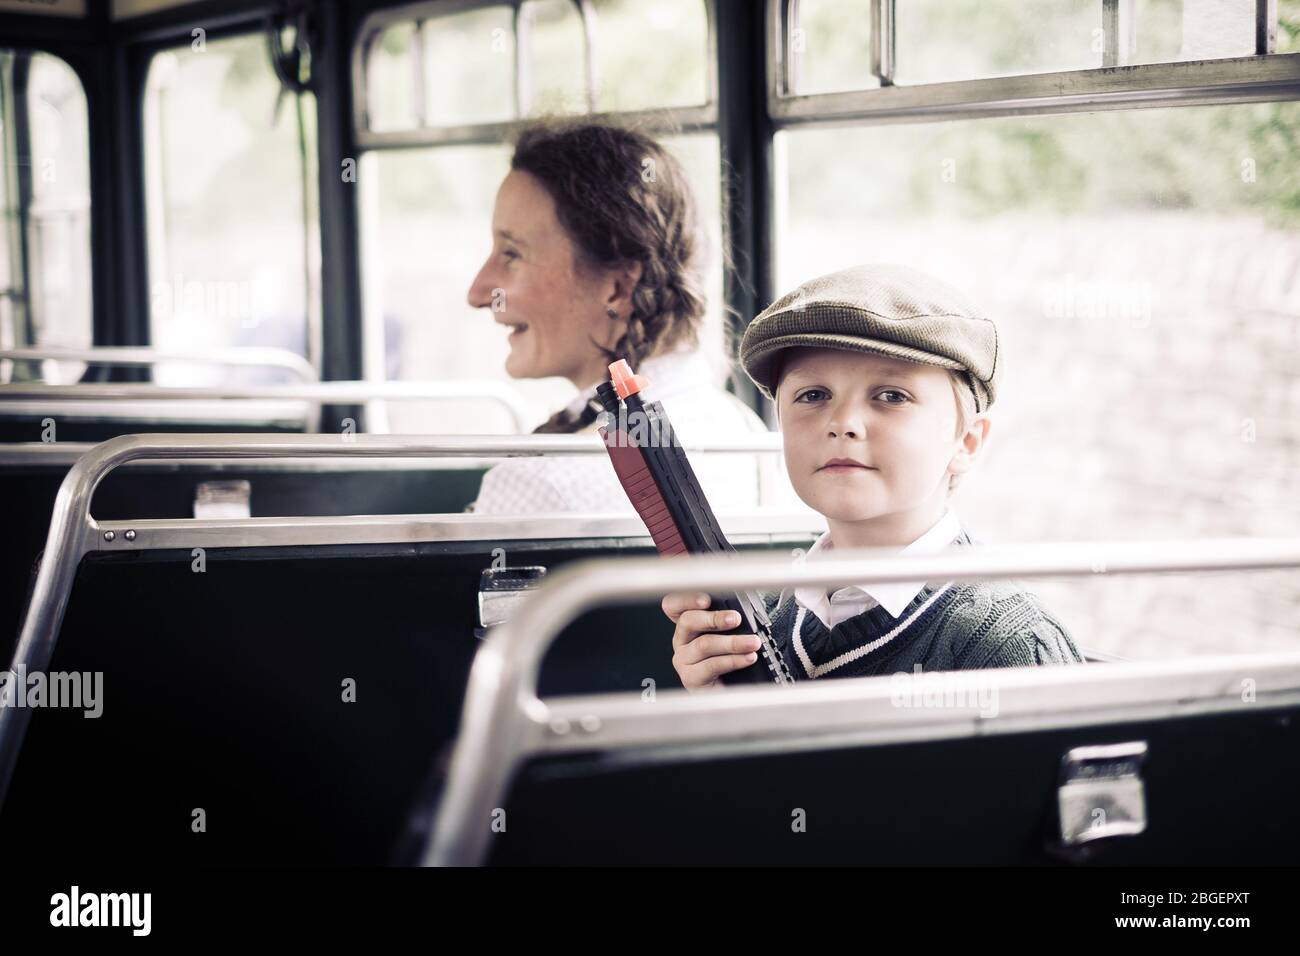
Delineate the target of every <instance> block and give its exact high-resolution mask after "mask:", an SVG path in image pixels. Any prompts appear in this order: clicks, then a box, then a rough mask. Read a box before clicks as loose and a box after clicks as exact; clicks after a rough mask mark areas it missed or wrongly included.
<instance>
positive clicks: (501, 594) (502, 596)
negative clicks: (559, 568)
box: [474, 565, 546, 637]
mask: <svg viewBox="0 0 1300 956" xmlns="http://www.w3.org/2000/svg"><path fill="white" fill-rule="evenodd" d="M545 577H546V568H544V567H542V566H541V565H523V566H520V567H516V568H486V569H484V571H483V573H482V574H481V575H479V582H478V622H479V627H478V628H476V629H475V631H474V633H475V636H477V637H486V636H487V628H489V627H495V626H496V625H498V624H504V623H505V622H506V621H507V620H509V619H510V616H511V615H512V614H514V612H515V608H516V607H518V606H519V603H520V602H521V601H523V599H524V598H525V597H527V596H528V592H529V591H533V590H536V589H537V588H538V587H539V586H540V585H541V583H542V580H543V579H544V578H545Z"/></svg>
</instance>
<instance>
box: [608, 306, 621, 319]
mask: <svg viewBox="0 0 1300 956" xmlns="http://www.w3.org/2000/svg"><path fill="white" fill-rule="evenodd" d="M605 314H606V315H607V316H609V317H610V318H611V319H617V318H618V310H617V309H615V308H614V307H613V306H612V305H611V306H606V307H605Z"/></svg>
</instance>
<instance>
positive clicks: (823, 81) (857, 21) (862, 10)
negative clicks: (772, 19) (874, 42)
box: [786, 0, 880, 95]
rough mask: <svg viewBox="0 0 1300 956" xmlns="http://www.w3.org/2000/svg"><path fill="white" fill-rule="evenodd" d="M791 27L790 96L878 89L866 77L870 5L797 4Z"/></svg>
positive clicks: (849, 0) (834, 0) (853, 1)
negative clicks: (797, 17)
mask: <svg viewBox="0 0 1300 956" xmlns="http://www.w3.org/2000/svg"><path fill="white" fill-rule="evenodd" d="M797 9H798V13H799V22H798V23H797V24H791V26H790V37H789V42H788V43H787V44H786V51H787V56H789V58H790V61H789V70H788V79H789V83H790V88H791V92H792V93H794V94H798V95H803V94H808V93H834V92H839V91H842V90H864V89H867V88H869V87H874V86H879V85H880V81H879V79H878V78H877V77H875V76H873V75H872V73H871V5H870V4H868V3H862V2H860V0H801V2H800V3H799V5H798V7H797Z"/></svg>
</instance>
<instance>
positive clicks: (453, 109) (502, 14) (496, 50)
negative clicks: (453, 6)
mask: <svg viewBox="0 0 1300 956" xmlns="http://www.w3.org/2000/svg"><path fill="white" fill-rule="evenodd" d="M513 20H514V14H513V12H512V11H511V9H510V8H509V7H504V6H493V7H482V8H480V9H476V10H467V11H465V12H464V13H457V14H454V15H451V16H445V17H435V18H432V19H429V20H426V21H425V23H424V30H423V35H424V76H425V89H424V100H425V103H426V111H427V119H426V125H430V126H459V125H462V124H469V123H491V122H499V121H501V120H508V119H511V118H512V117H513V116H514V115H515V62H514V61H515V35H514V27H513ZM411 68H413V64H408V69H411ZM416 82H419V80H418V78H417V79H416Z"/></svg>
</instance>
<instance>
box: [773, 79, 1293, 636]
mask: <svg viewBox="0 0 1300 956" xmlns="http://www.w3.org/2000/svg"><path fill="white" fill-rule="evenodd" d="M1297 128H1300V104H1296V103H1262V104H1246V105H1235V106H1212V107H1179V108H1168V109H1150V110H1132V111H1112V112H1100V113H1091V114H1068V115H1059V116H1042V117H1011V118H1003V119H980V120H966V121H958V122H948V123H930V124H907V125H902V124H898V125H895V124H888V125H882V126H874V127H869V128H855V129H846V128H840V129H823V130H798V131H788V132H784V133H782V134H780V135H779V136H778V141H777V153H778V158H779V163H780V164H781V168H783V169H784V170H785V171H786V173H785V176H784V178H783V179H782V181H781V183H780V186H781V191H782V195H781V197H780V199H779V203H778V223H777V228H776V232H777V236H778V288H777V291H778V292H782V291H786V290H788V289H790V288H792V287H793V286H794V285H796V284H797V283H799V282H801V281H803V280H805V279H808V278H810V277H812V276H816V275H820V274H823V273H826V272H829V271H831V270H834V269H838V268H844V267H847V266H850V265H853V264H856V263H862V262H881V261H883V262H900V263H903V264H907V265H912V266H915V267H918V268H921V269H924V270H926V271H929V272H931V273H933V274H935V275H937V276H939V277H941V278H944V279H947V280H948V281H950V282H951V283H953V284H954V285H956V286H957V287H959V288H961V289H964V290H967V291H968V292H969V293H970V294H971V295H972V297H973V298H975V299H976V301H978V302H980V303H981V304H982V305H983V307H984V308H985V309H987V310H988V311H989V312H990V313H991V314H992V315H994V316H995V317H996V319H997V321H998V324H999V329H1000V333H1001V336H1002V342H1003V345H1002V347H1003V348H1004V349H1005V362H1006V365H1005V379H1004V384H1003V388H1002V394H1001V395H1000V396H999V399H998V401H997V403H996V405H995V406H994V409H993V411H994V416H993V422H994V430H993V433H992V435H991V439H990V446H989V448H988V450H987V452H988V453H987V455H986V456H985V460H984V461H983V463H982V464H981V466H980V467H979V468H978V469H976V471H975V472H974V473H973V474H972V475H971V476H970V477H969V479H968V480H967V482H965V483H964V484H963V486H962V488H961V492H960V497H959V498H958V501H957V503H958V508H959V510H960V512H961V515H962V517H963V519H964V520H965V521H966V522H967V523H968V525H969V527H970V528H971V529H972V534H974V535H975V536H976V537H979V534H980V530H981V529H988V530H989V532H990V533H991V535H992V536H995V537H997V538H998V539H1007V540H1015V539H1021V540H1025V539H1041V540H1097V539H1111V538H1142V537H1150V538H1181V537H1189V536H1221V535H1285V534H1297V533H1300V512H1298V511H1297V510H1296V509H1295V507H1294V502H1295V501H1296V500H1300V377H1297V373H1296V368H1295V362H1294V361H1293V358H1294V356H1295V355H1296V354H1297V353H1298V352H1300V167H1298V166H1297V164H1296V163H1295V148H1296V147H1295V132H1294V131H1295V130H1296V129H1297ZM1128 580H1129V582H1130V583H1128V584H1126V585H1125V587H1123V588H1117V587H1109V588H1107V587H1105V586H1104V585H1103V584H1102V583H1101V582H1100V581H1098V582H1096V583H1095V584H1094V583H1093V582H1077V581H1076V582H1071V583H1069V584H1063V585H1061V586H1059V587H1056V586H1049V585H1047V584H1044V585H1042V589H1041V590H1042V591H1043V593H1044V594H1045V596H1046V597H1049V598H1050V600H1049V602H1048V603H1049V604H1050V605H1051V606H1053V608H1055V609H1058V610H1059V611H1060V612H1061V614H1062V617H1063V619H1064V620H1066V621H1067V622H1069V623H1070V624H1071V625H1072V626H1075V625H1078V629H1079V630H1080V631H1082V632H1083V638H1084V642H1085V643H1087V644H1090V645H1092V646H1096V647H1097V648H1098V649H1100V650H1105V651H1110V652H1112V653H1117V654H1121V655H1123V656H1127V657H1142V656H1155V655H1159V654H1163V653H1171V654H1172V653H1182V652H1188V651H1197V652H1205V651H1209V650H1216V649H1217V650H1220V651H1227V650H1237V649H1242V646H1243V645H1240V644H1238V643H1235V642H1236V641H1237V640H1238V638H1237V637H1236V635H1242V637H1241V638H1240V640H1242V641H1247V640H1249V641H1251V642H1255V641H1260V642H1271V643H1251V644H1250V647H1251V649H1256V650H1262V649H1264V648H1265V647H1266V646H1267V647H1274V648H1276V647H1279V646H1281V645H1280V644H1279V643H1278V642H1279V641H1285V640H1290V641H1291V642H1292V644H1293V645H1294V640H1295V637H1294V620H1293V619H1294V608H1295V606H1296V604H1297V602H1300V583H1298V582H1297V581H1296V580H1295V576H1294V575H1290V576H1270V575H1254V574H1252V575H1233V576H1225V577H1223V578H1221V579H1217V578H1216V579H1215V581H1214V583H1213V584H1212V585H1210V586H1207V587H1206V588H1205V589H1203V591H1201V592H1197V595H1196V596H1195V597H1193V598H1191V599H1189V598H1188V597H1187V595H1188V592H1187V591H1186V590H1185V589H1183V590H1180V589H1179V588H1178V587H1177V586H1176V585H1175V584H1170V583H1168V582H1167V581H1166V580H1164V579H1159V578H1152V577H1141V578H1132V579H1128ZM1037 589H1038V588H1036V590H1037ZM1121 635H1123V636H1124V640H1125V643H1124V644H1122V645H1121V644H1120V643H1117V642H1118V641H1119V638H1120V636H1121ZM1130 641H1131V642H1132V643H1130Z"/></svg>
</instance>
